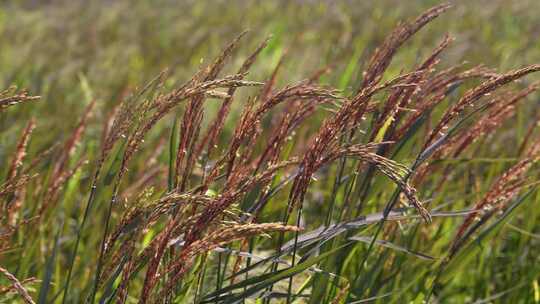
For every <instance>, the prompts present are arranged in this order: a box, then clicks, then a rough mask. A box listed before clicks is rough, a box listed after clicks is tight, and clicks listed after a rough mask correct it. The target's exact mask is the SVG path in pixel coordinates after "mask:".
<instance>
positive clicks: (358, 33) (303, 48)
mask: <svg viewBox="0 0 540 304" xmlns="http://www.w3.org/2000/svg"><path fill="white" fill-rule="evenodd" d="M438 3H440V1H428V0H417V1H399V0H381V1H308V0H304V1H300V0H296V1H247V0H246V1H171V0H157V1H127V0H117V1H112V0H98V1H54V0H52V1H43V0H33V1H2V2H1V4H0V5H1V6H0V45H1V47H0V87H8V86H9V85H12V84H15V85H17V86H19V87H21V88H27V89H28V90H29V91H30V92H31V93H32V94H36V95H41V96H42V101H41V102H39V105H27V106H23V107H18V109H17V110H14V111H13V112H16V113H12V115H9V117H8V118H6V117H2V118H1V119H0V127H1V128H2V129H6V128H11V127H14V124H13V121H14V120H17V119H21V118H23V116H25V117H28V116H30V115H34V116H38V117H39V118H40V122H41V123H43V124H46V125H47V126H48V127H54V128H64V127H66V128H67V127H68V126H67V125H66V123H67V121H69V120H70V119H73V118H74V117H76V116H77V115H71V114H76V113H79V112H80V111H82V109H83V107H84V104H85V103H87V102H88V100H87V98H88V97H89V96H88V94H90V93H91V94H92V98H96V99H98V100H99V106H100V107H101V108H102V109H107V108H110V107H112V105H114V104H117V103H118V100H119V99H120V98H121V96H123V94H125V93H126V92H128V91H130V90H132V89H133V88H134V87H135V86H138V85H141V84H143V83H144V82H145V81H147V80H149V79H151V78H152V77H154V76H155V75H157V74H158V73H159V72H160V71H162V70H163V69H165V68H168V69H170V71H171V74H172V75H173V77H172V78H171V79H173V80H175V81H179V82H181V81H183V80H187V79H189V77H190V76H191V75H192V74H193V73H194V72H195V71H197V69H198V68H199V67H200V66H201V65H205V64H206V63H208V62H206V61H208V60H212V58H213V57H214V56H215V55H216V54H218V53H219V52H220V50H221V49H222V48H223V46H224V45H226V44H227V43H228V42H230V41H231V40H232V39H233V38H234V37H235V36H237V35H238V34H239V33H241V32H242V31H244V30H250V32H249V34H248V35H247V37H246V38H245V40H243V42H242V43H241V47H240V50H239V52H238V56H234V60H235V61H234V62H233V63H232V64H230V65H229V66H228V70H227V71H226V73H227V72H229V71H234V70H235V69H236V68H237V66H238V65H239V64H241V62H242V61H243V58H245V56H247V55H248V54H249V52H250V51H251V50H252V49H253V48H254V47H255V46H256V45H257V44H258V43H260V42H261V41H262V40H263V39H265V38H266V37H267V36H269V35H272V40H271V43H270V45H269V47H268V48H266V49H265V50H264V53H263V54H262V56H261V58H260V60H259V61H258V63H257V64H256V65H255V67H254V68H253V69H252V72H251V77H250V78H251V79H264V78H266V77H268V75H269V74H270V72H271V71H272V70H273V68H274V67H275V65H276V63H277V61H278V60H279V58H280V57H281V56H282V55H283V54H284V53H285V52H287V56H286V57H285V62H284V67H285V69H286V73H287V75H286V77H283V78H286V81H288V82H290V81H295V80H301V79H304V78H306V77H308V76H309V75H310V74H311V73H313V72H314V71H315V70H317V69H319V68H322V67H324V66H326V65H328V64H331V65H332V67H333V73H330V74H329V75H327V76H325V78H323V81H324V82H327V83H330V84H332V85H333V86H336V87H338V88H340V89H344V90H347V89H350V88H351V87H354V86H355V85H357V84H358V79H359V77H360V75H361V71H362V70H363V67H362V63H364V62H366V60H367V58H366V57H369V55H370V54H371V53H372V51H373V48H374V47H376V46H377V45H378V44H379V43H380V42H381V41H382V39H383V38H384V37H385V35H386V34H388V33H389V32H390V31H391V29H392V28H393V27H394V26H395V25H396V24H397V23H398V22H399V21H400V20H403V19H407V18H411V17H414V16H416V15H418V14H419V13H420V12H422V11H424V10H425V9H427V8H429V7H431V6H433V5H436V4H438ZM538 12H540V1H537V0H520V1H505V0H479V1H456V2H455V7H454V8H453V9H451V10H450V11H449V12H447V13H445V14H444V15H443V16H441V17H440V18H439V19H438V20H436V21H435V22H433V23H432V24H430V26H428V27H426V28H425V29H423V30H422V32H421V33H420V34H419V35H416V36H415V37H414V39H412V40H411V41H409V42H408V43H407V47H404V48H403V49H402V50H401V51H400V52H399V53H398V54H397V57H396V58H395V60H394V61H393V64H392V66H391V67H390V70H389V72H390V74H392V72H399V71H400V70H407V69H409V68H410V67H412V66H414V64H415V62H416V60H417V58H421V55H422V54H426V53H427V52H429V51H430V49H431V48H432V47H433V46H435V45H436V44H437V43H438V41H440V40H441V38H442V36H443V35H444V34H445V33H449V34H450V35H451V36H453V37H455V38H456V41H455V42H454V44H453V47H452V48H451V49H450V51H449V52H446V53H445V54H444V56H445V58H444V64H446V65H451V64H454V63H459V62H463V61H470V62H474V63H484V64H486V65H487V66H489V67H492V68H495V69H497V70H498V71H504V70H508V69H510V68H515V67H518V66H521V65H523V64H525V63H535V62H540V45H539V44H538V39H537V38H538V37H539V36H540V17H538ZM205 60H206V61H205ZM85 94H86V95H85ZM102 112H104V111H102ZM60 113H66V114H70V115H66V116H65V117H66V121H64V120H62V121H58V120H56V121H48V120H46V118H47V117H51V115H55V116H57V115H59V114H60ZM42 130H43V129H42Z"/></svg>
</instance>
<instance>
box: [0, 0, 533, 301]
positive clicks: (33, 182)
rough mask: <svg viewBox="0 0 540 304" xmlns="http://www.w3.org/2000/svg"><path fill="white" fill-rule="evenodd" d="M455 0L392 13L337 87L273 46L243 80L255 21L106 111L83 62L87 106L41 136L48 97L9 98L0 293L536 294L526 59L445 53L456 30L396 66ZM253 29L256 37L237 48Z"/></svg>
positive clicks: (70, 297) (371, 297)
mask: <svg viewBox="0 0 540 304" xmlns="http://www.w3.org/2000/svg"><path fill="white" fill-rule="evenodd" d="M452 9H455V7H453V6H452V5H450V4H440V5H437V6H434V7H432V8H429V9H428V10H426V11H424V12H423V13H421V14H420V15H418V16H417V17H415V18H411V19H409V20H405V21H403V22H400V23H398V24H397V25H396V26H395V28H394V29H393V30H392V31H391V32H390V33H389V34H387V36H386V38H384V39H383V40H382V41H381V42H380V43H379V45H378V47H376V48H374V49H373V50H372V51H371V54H370V55H369V56H362V58H360V60H361V63H360V64H359V66H358V72H359V73H358V74H359V75H358V77H347V79H345V78H343V76H344V75H345V71H340V70H339V69H337V68H335V66H334V65H328V66H322V67H320V68H319V69H316V70H314V71H312V72H311V73H308V74H306V75H305V76H304V79H303V80H299V81H298V80H294V79H290V78H289V71H287V70H286V67H285V66H286V62H287V61H288V60H294V58H290V57H289V56H292V55H290V54H288V53H287V52H282V53H281V54H280V57H278V58H277V60H275V61H274V62H271V63H272V71H271V72H270V73H267V74H266V75H265V76H263V77H255V76H253V75H252V74H254V73H250V72H251V71H252V69H253V68H254V67H255V66H257V65H268V64H269V62H264V60H263V59H261V57H264V53H265V52H266V51H267V50H268V48H271V47H275V37H268V38H266V37H260V35H258V33H254V32H250V31H244V32H239V33H238V35H237V36H236V38H235V39H233V40H232V41H231V42H229V43H228V44H226V45H224V46H223V48H222V51H221V53H220V54H219V55H218V56H217V57H216V58H215V59H213V60H211V61H209V62H208V63H207V62H206V60H204V61H202V62H201V64H200V65H201V67H200V69H199V70H198V71H197V72H195V73H193V75H192V76H191V77H189V78H186V79H183V80H182V79H179V77H177V75H176V74H175V73H176V71H177V70H178V67H177V66H175V65H173V66H171V67H170V68H168V69H164V70H162V71H161V72H159V73H158V74H157V75H152V76H151V75H144V77H143V78H146V79H147V81H146V82H144V83H142V84H141V85H140V86H139V87H131V88H129V89H128V88H126V89H125V90H123V92H122V94H118V95H117V96H108V97H109V98H110V100H108V101H107V100H105V99H104V97H103V96H100V95H99V91H100V87H99V86H96V85H91V84H90V83H89V81H88V79H87V78H86V77H85V76H84V75H83V74H81V75H79V84H80V90H81V92H82V96H81V100H83V101H84V102H83V104H84V106H80V107H78V108H79V109H78V113H79V114H77V117H76V118H77V122H75V123H71V121H70V120H66V121H68V122H69V123H71V124H72V125H70V126H69V128H66V130H67V129H69V132H66V133H65V134H63V135H62V136H54V137H51V136H50V135H47V128H48V126H47V124H45V123H42V122H41V120H40V112H39V111H37V112H32V110H26V111H30V112H32V114H33V116H35V117H32V118H30V119H27V120H23V119H19V116H18V115H19V114H18V112H17V111H18V109H19V108H21V109H32V107H36V106H38V105H40V103H42V102H43V101H42V100H41V99H42V98H43V97H40V96H35V95H33V92H32V90H29V91H26V90H19V89H17V88H16V87H10V88H8V89H6V90H4V91H1V92H0V111H1V112H0V115H1V116H3V118H2V119H6V120H5V121H8V120H9V117H10V115H13V117H17V119H16V120H15V123H16V125H17V127H16V130H13V129H12V128H5V129H3V130H2V137H4V136H5V138H6V139H5V140H3V141H2V150H6V151H9V152H10V154H9V156H8V157H5V158H2V160H1V162H2V164H3V167H2V168H3V169H2V170H1V174H2V175H1V176H0V177H1V180H2V182H1V183H0V199H1V201H0V202H1V204H2V213H1V216H0V221H1V222H0V223H1V228H0V232H1V234H0V257H1V258H0V272H1V273H2V276H3V278H2V279H0V283H1V286H0V297H2V298H3V301H4V302H6V303H7V302H15V303H17V302H21V303H23V302H24V303H83V302H86V303H367V302H377V303H387V302H391V303H462V302H473V301H478V302H479V303H486V302H489V301H494V302H497V301H501V302H502V303H504V302H505V301H513V302H516V303H517V302H519V303H535V302H534V301H536V302H538V301H540V288H539V287H538V279H539V278H538V269H539V267H538V266H537V265H538V263H537V262H538V258H537V255H536V254H535V253H536V252H538V251H537V250H538V249H539V248H538V234H537V233H535V232H534V231H528V230H531V229H532V230H534V229H538V225H537V222H538V221H537V219H538V212H536V211H535V210H536V207H535V206H534V203H535V202H537V201H538V198H539V195H540V193H539V192H538V188H537V186H538V182H537V175H538V174H537V173H538V171H537V170H538V168H537V166H538V165H537V161H538V160H539V159H540V137H539V136H540V133H539V132H540V131H539V130H538V119H539V118H540V116H539V115H538V112H537V113H529V115H528V116H527V117H524V116H523V111H525V110H527V109H531V108H534V107H537V105H535V106H534V107H531V106H530V105H527V104H528V103H529V104H530V103H532V102H533V101H532V100H533V99H534V96H537V95H535V94H537V93H536V91H537V90H538V89H539V88H540V82H538V81H534V80H535V77H536V78H538V76H537V75H534V73H536V72H538V71H540V64H529V65H525V66H523V67H519V68H515V69H509V70H506V71H499V70H496V69H490V68H487V67H485V66H484V65H482V64H480V63H479V64H475V63H459V64H455V65H454V64H448V63H445V57H444V54H445V52H448V51H449V50H450V49H451V48H452V46H453V44H458V45H459V39H453V38H452V37H451V36H450V35H449V34H445V33H442V34H441V35H440V41H439V42H438V44H436V45H434V46H433V47H432V50H431V51H430V52H428V53H426V54H424V53H418V58H417V60H416V62H414V63H413V64H412V65H411V64H407V65H401V66H400V67H399V69H395V68H392V69H390V67H391V66H392V64H393V61H394V60H395V58H396V56H398V54H399V53H400V52H401V51H403V49H406V48H407V47H408V44H407V43H408V42H409V40H411V39H413V36H422V35H423V32H424V31H423V28H424V27H429V26H430V25H431V24H432V23H437V20H436V19H438V17H439V16H440V15H444V14H445V13H447V12H448V11H449V10H452ZM456 22H457V21H456ZM248 37H251V38H249V39H257V40H259V42H258V44H257V45H256V46H254V47H253V48H252V49H251V51H250V52H249V53H248V54H246V55H243V54H239V53H240V52H239V49H240V46H241V45H242V44H243V43H245V42H244V41H245V40H246V39H248ZM266 59H268V57H266ZM357 60H359V58H356V57H354V58H352V59H351V62H356V61H357ZM234 62H238V63H239V64H232V63H234ZM337 62H339V60H338V59H336V65H337ZM231 65H232V67H231ZM335 74H337V76H332V75H335ZM332 77H334V78H332ZM340 78H341V79H344V80H343V81H344V83H345V84H346V85H345V86H342V85H341V84H339V83H338V84H336V83H333V82H332V81H328V79H340ZM36 94H41V92H36ZM106 102H109V103H106ZM111 102H112V107H110V106H107V105H109V104H110V103H111ZM211 109H213V111H212V110H211ZM53 117H55V116H54V114H53ZM55 119H57V120H62V119H63V118H62V117H60V116H59V115H58V117H55ZM516 119H520V120H521V122H522V123H523V121H525V122H524V123H523V124H524V125H525V126H526V128H525V129H524V130H517V129H518V127H515V126H513V125H512V124H513V123H514V121H515V120H516ZM5 125H6V124H4V123H3V124H2V126H5ZM516 130H517V131H516ZM518 131H519V133H518V134H519V135H520V136H516V135H514V134H513V133H512V132H518ZM36 132H41V133H39V134H43V135H40V136H42V138H39V137H38V138H36V137H37V136H36ZM4 142H5V143H7V142H11V143H15V144H14V145H10V146H8V145H6V146H5V147H4V144H3V143H4ZM501 146H502V147H503V148H506V150H507V151H510V152H509V153H510V157H503V156H501V154H500V153H501V152H500V151H503V150H504V149H501V148H500V147H501ZM3 154H4V152H3V151H2V155H3ZM520 227H526V228H520ZM535 263H536V264H535ZM475 265H476V266H475ZM4 299H5V300H4Z"/></svg>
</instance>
